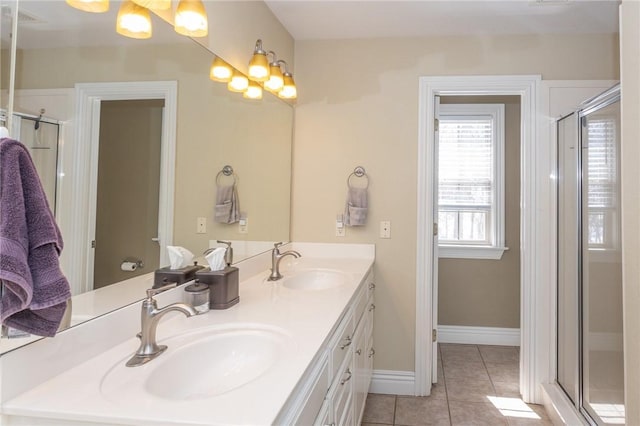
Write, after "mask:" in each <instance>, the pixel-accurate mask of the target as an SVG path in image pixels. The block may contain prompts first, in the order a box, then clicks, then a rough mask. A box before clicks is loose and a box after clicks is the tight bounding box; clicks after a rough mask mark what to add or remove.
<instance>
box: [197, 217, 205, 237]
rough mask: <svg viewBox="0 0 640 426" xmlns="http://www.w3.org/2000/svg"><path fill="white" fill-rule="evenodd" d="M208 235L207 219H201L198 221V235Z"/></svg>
mask: <svg viewBox="0 0 640 426" xmlns="http://www.w3.org/2000/svg"><path fill="white" fill-rule="evenodd" d="M206 233H207V218H206V217H199V218H198V219H197V221H196V234H206Z"/></svg>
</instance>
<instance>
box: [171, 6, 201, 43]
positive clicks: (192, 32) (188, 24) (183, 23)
mask: <svg viewBox="0 0 640 426" xmlns="http://www.w3.org/2000/svg"><path fill="white" fill-rule="evenodd" d="M174 29H175V30H176V32H177V33H178V34H182V35H186V36H189V37H205V36H206V35H207V34H208V33H209V24H208V21H207V12H206V10H205V8H204V4H202V1H201V0H180V3H178V8H177V9H176V15H175V18H174Z"/></svg>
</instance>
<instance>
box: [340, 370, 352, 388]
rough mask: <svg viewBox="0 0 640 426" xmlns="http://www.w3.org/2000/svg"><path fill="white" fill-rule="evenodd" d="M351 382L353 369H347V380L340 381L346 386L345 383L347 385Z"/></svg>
mask: <svg viewBox="0 0 640 426" xmlns="http://www.w3.org/2000/svg"><path fill="white" fill-rule="evenodd" d="M349 380H351V369H349V368H347V378H346V379H342V380H340V384H341V385H344V384H345V383H347V382H348V381H349Z"/></svg>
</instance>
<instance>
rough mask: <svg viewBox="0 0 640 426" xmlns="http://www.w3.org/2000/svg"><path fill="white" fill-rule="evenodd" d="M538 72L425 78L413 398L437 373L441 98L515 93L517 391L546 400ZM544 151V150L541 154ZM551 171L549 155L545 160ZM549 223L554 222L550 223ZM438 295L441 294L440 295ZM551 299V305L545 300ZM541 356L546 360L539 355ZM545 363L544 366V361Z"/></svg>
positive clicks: (425, 391)
mask: <svg viewBox="0 0 640 426" xmlns="http://www.w3.org/2000/svg"><path fill="white" fill-rule="evenodd" d="M540 80H541V77H540V76H539V75H506V76H444V77H420V82H419V127H418V182H417V186H418V194H417V199H418V214H417V222H418V225H417V228H418V229H417V250H416V256H417V257H416V264H417V268H416V343H415V351H416V352H415V362H416V368H415V371H416V374H415V384H416V385H415V395H429V394H430V392H431V390H430V389H431V383H432V379H433V377H432V375H433V364H434V359H433V357H434V355H433V351H432V347H433V343H432V330H433V329H434V328H435V326H436V324H435V321H434V319H433V317H432V313H433V312H434V304H435V303H437V301H435V300H432V299H433V297H432V294H434V290H437V288H436V289H434V286H433V279H434V278H433V262H434V260H435V259H434V248H433V241H434V236H433V232H432V227H433V223H434V217H433V205H434V193H433V192H434V191H433V183H434V182H433V180H434V176H433V173H432V170H434V166H435V164H434V162H435V159H434V158H433V157H434V156H433V152H434V144H435V143H434V140H433V135H434V118H435V102H434V101H435V97H436V96H460V95H516V96H520V99H521V107H520V113H521V127H520V134H521V156H520V165H521V170H520V177H521V184H520V185H521V187H520V205H521V212H520V245H521V247H520V249H521V250H520V290H521V291H520V294H521V298H520V329H521V343H520V347H521V352H520V391H521V393H522V396H523V399H524V400H525V401H526V402H542V395H541V392H540V387H539V384H540V383H542V381H543V380H546V379H547V377H548V352H547V348H548V346H549V345H548V339H549V336H547V334H548V328H547V327H545V325H546V324H547V323H548V322H549V318H546V319H545V318H543V315H542V314H541V312H546V311H545V310H544V309H541V308H542V307H543V306H541V301H540V295H539V294H538V291H537V287H538V286H537V285H536V283H538V277H539V276H540V277H544V278H546V277H548V276H549V275H548V273H547V272H548V271H547V270H546V269H545V270H542V271H541V270H540V266H539V259H540V257H541V256H545V255H546V254H547V252H548V247H542V246H541V245H539V244H538V242H537V238H538V235H539V233H540V232H546V231H547V229H546V228H544V227H543V228H542V229H541V228H540V223H539V222H540V220H541V219H540V217H543V216H544V217H547V215H546V214H540V212H539V211H538V210H539V209H538V204H537V195H538V193H539V191H540V190H541V186H543V187H544V190H546V191H548V185H549V179H550V177H549V173H548V170H546V168H545V170H546V172H547V174H546V176H544V175H540V174H539V173H540V172H539V171H538V161H539V158H538V152H539V150H540V148H539V145H542V144H540V143H537V129H538V127H537V114H538V87H539V84H540ZM542 152H543V153H545V151H544V150H543V151H542ZM542 161H543V164H545V166H546V164H547V163H546V158H543V159H542ZM545 220H547V221H549V219H548V218H547V219H545ZM436 294H437V293H436ZM545 302H546V300H545ZM541 356H543V357H544V358H541ZM545 361H546V362H545Z"/></svg>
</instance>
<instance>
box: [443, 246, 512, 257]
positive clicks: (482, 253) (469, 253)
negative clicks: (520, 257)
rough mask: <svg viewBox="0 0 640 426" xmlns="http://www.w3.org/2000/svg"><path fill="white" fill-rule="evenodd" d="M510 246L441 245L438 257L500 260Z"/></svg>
mask: <svg viewBox="0 0 640 426" xmlns="http://www.w3.org/2000/svg"><path fill="white" fill-rule="evenodd" d="M506 250H509V248H508V247H493V246H455V245H439V246H438V257H439V258H440V259H490V260H500V259H502V255H503V254H504V252H505V251H506Z"/></svg>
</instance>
